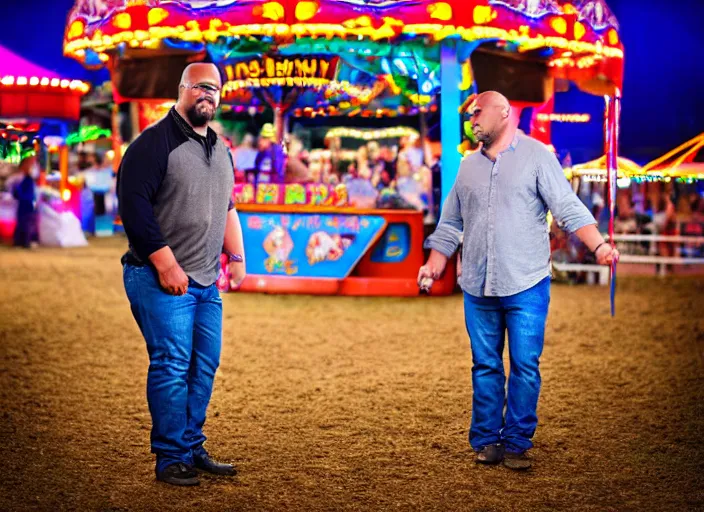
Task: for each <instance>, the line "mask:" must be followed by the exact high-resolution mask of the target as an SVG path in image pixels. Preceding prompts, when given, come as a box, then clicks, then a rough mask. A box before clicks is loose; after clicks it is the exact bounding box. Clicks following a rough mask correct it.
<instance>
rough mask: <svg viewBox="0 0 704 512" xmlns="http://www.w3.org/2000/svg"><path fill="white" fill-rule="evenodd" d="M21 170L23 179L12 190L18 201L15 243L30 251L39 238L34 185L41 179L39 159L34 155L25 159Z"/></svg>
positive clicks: (20, 166) (21, 164) (20, 167)
mask: <svg viewBox="0 0 704 512" xmlns="http://www.w3.org/2000/svg"><path fill="white" fill-rule="evenodd" d="M19 170H20V172H21V173H22V178H21V179H20V180H19V181H18V182H17V183H16V184H15V185H14V186H13V188H12V197H14V198H15V199H16V200H17V224H16V225H15V233H14V237H13V241H14V245H15V246H17V247H25V248H27V249H29V248H31V247H34V245H35V242H36V236H37V215H36V209H35V203H36V200H37V192H36V185H35V183H34V180H35V179H36V178H37V177H39V163H38V162H37V157H36V156H34V155H32V156H28V157H25V158H23V159H22V161H21V162H20V165H19Z"/></svg>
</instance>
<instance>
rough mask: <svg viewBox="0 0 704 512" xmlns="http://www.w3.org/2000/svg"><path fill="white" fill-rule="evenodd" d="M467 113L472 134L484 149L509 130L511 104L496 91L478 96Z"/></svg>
mask: <svg viewBox="0 0 704 512" xmlns="http://www.w3.org/2000/svg"><path fill="white" fill-rule="evenodd" d="M468 111H469V114H470V115H471V116H472V132H473V133H474V136H475V137H476V138H477V140H479V141H480V142H482V143H483V144H484V147H486V148H488V147H490V146H491V145H492V144H493V143H494V142H495V141H496V140H497V139H498V138H499V137H500V136H501V135H502V134H503V133H504V132H505V131H506V130H507V129H508V128H509V116H510V114H511V104H510V103H509V101H508V99H507V98H506V97H505V96H504V95H503V94H500V93H498V92H496V91H486V92H483V93H481V94H479V95H478V96H477V99H476V100H475V101H474V103H473V105H472V106H470V108H469V109H468Z"/></svg>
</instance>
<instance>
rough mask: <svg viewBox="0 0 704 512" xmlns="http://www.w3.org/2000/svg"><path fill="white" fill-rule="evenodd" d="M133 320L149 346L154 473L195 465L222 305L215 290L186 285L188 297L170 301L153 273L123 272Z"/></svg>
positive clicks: (214, 366)
mask: <svg viewBox="0 0 704 512" xmlns="http://www.w3.org/2000/svg"><path fill="white" fill-rule="evenodd" d="M123 278H124V283H125V291H126V292H127V298H128V299H129V301H130V305H131V308H132V314H133V315H134V318H135V320H136V321H137V324H138V325H139V328H140V329H141V331H142V335H143V336H144V339H145V341H146V342H147V352H148V353H149V373H148V375H147V401H148V403H149V412H150V413H151V416H152V433H151V445H152V453H155V454H156V471H157V473H160V472H162V471H163V470H164V469H165V468H166V467H167V466H169V465H171V464H175V463H177V462H184V463H187V464H192V463H193V455H195V454H202V453H204V449H203V447H202V445H203V443H204V442H205V439H206V437H205V436H204V435H203V424H204V423H205V413H206V409H207V408H208V402H209V401H210V395H211V393H212V390H213V380H214V378H215V371H216V370H217V368H218V365H219V364H220V349H221V345H222V300H221V299H220V294H219V293H218V289H217V287H216V286H215V284H213V285H211V286H205V287H204V286H200V285H199V284H197V283H195V282H194V281H193V280H190V279H189V284H188V293H186V294H185V295H181V296H175V295H169V294H167V293H166V292H164V291H163V290H162V288H161V287H160V285H159V279H158V277H157V274H156V272H155V270H154V269H152V268H151V267H149V266H144V267H137V266H133V265H129V264H125V265H124V266H123Z"/></svg>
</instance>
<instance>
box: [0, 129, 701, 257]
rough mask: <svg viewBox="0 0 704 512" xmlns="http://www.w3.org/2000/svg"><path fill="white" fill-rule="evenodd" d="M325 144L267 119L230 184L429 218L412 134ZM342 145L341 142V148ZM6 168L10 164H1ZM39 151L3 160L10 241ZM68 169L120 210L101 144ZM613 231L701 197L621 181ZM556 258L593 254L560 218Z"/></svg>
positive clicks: (429, 176) (670, 250)
mask: <svg viewBox="0 0 704 512" xmlns="http://www.w3.org/2000/svg"><path fill="white" fill-rule="evenodd" d="M325 146H326V147H325V148H321V149H307V148H306V147H305V146H304V144H303V142H302V140H301V139H299V138H298V137H296V136H295V135H290V136H287V137H286V139H285V143H284V144H283V145H281V144H277V143H276V134H275V129H274V126H273V125H272V124H265V125H264V126H263V128H262V129H261V131H260V133H259V134H258V136H255V135H253V134H251V133H245V134H244V135H243V136H242V137H241V139H240V141H239V144H238V145H236V146H234V147H233V148H232V160H233V166H234V171H235V182H236V183H239V184H241V183H251V184H253V185H256V184H259V183H277V184H289V183H300V184H304V185H305V184H310V183H313V184H315V183H319V184H326V185H330V186H336V185H338V184H344V185H345V186H346V188H347V196H348V200H349V203H350V205H352V206H355V207H358V208H412V209H416V210H420V211H423V212H424V213H425V214H426V221H428V222H433V221H434V220H436V219H437V218H438V217H439V211H438V203H439V202H440V198H439V184H440V169H439V158H438V157H439V155H434V154H432V152H431V151H430V149H429V147H428V146H427V145H423V144H422V142H421V140H420V139H419V137H418V136H417V135H410V136H404V137H400V138H398V139H388V140H386V139H385V140H382V141H379V140H370V141H363V140H358V141H353V142H352V144H350V142H349V141H346V144H344V145H343V141H342V140H341V139H340V138H337V137H331V138H326V139H325ZM343 146H347V147H343ZM5 168H7V169H9V172H8V171H7V169H5ZM40 171H41V168H40V164H39V158H38V157H37V156H35V155H33V154H30V155H28V156H26V157H25V158H23V159H22V161H21V162H20V163H19V164H18V165H9V164H7V165H5V166H4V167H3V172H2V173H0V174H2V175H1V176H0V191H4V193H5V197H6V198H8V197H12V198H13V199H14V200H15V201H16V216H17V222H16V228H15V232H14V238H13V242H14V244H15V245H17V246H21V247H34V246H36V244H37V241H38V237H37V227H36V226H37V218H38V213H37V200H38V198H39V195H40V190H41V188H42V187H39V186H38V185H39V183H42V182H43V180H42V179H40ZM69 173H70V175H72V176H74V177H76V178H77V179H78V181H79V182H80V183H82V184H83V187H84V188H83V192H82V194H83V195H84V196H86V198H88V196H90V203H91V208H93V212H92V214H93V215H102V214H105V213H106V212H110V211H116V205H115V204H113V203H112V202H113V201H115V198H114V190H115V177H114V173H113V172H112V161H111V160H110V158H108V157H107V155H106V154H105V153H104V152H102V153H101V152H99V151H78V152H74V153H72V154H71V159H70V169H69ZM587 190H588V193H587V194H580V197H581V198H582V200H583V201H584V202H585V203H586V204H587V206H588V207H589V208H590V209H591V211H592V213H593V215H594V217H595V218H596V219H597V221H598V222H599V229H600V231H601V232H602V233H606V232H608V223H609V210H608V208H607V206H606V202H605V200H604V199H603V197H602V195H601V194H603V192H604V191H603V187H601V188H600V187H599V186H596V185H594V184H592V185H591V186H589V187H587ZM614 231H615V233H616V234H630V235H669V236H673V235H683V236H700V237H701V236H704V198H703V197H702V196H701V195H700V194H699V193H697V192H696V191H695V186H688V187H684V186H681V185H679V184H678V185H677V186H674V184H673V183H670V184H663V183H653V184H648V186H647V187H645V188H643V187H641V188H638V187H636V188H630V189H625V190H619V193H618V196H617V206H616V210H615V221H614ZM550 238H551V245H552V250H553V258H554V259H555V260H556V261H562V262H569V263H591V262H592V260H593V255H592V254H591V253H590V252H589V251H588V250H587V249H586V247H584V246H583V245H582V244H581V243H580V242H579V241H578V240H577V239H576V238H575V237H573V236H570V235H569V234H568V233H566V232H564V231H563V230H562V229H561V228H560V226H558V225H557V223H556V222H552V224H551V225H550ZM619 246H620V247H621V248H623V249H624V251H623V252H624V253H627V254H649V255H658V256H689V257H704V245H702V244H693V243H671V242H652V241H647V240H646V241H634V242H621V243H619Z"/></svg>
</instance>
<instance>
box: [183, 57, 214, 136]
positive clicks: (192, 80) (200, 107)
mask: <svg viewBox="0 0 704 512" xmlns="http://www.w3.org/2000/svg"><path fill="white" fill-rule="evenodd" d="M221 88H222V81H221V79H220V72H219V71H218V68H217V67H216V66H215V64H209V63H205V62H198V63H195V64H189V65H188V66H186V69H184V70H183V74H182V75H181V83H180V84H179V90H178V104H177V105H176V109H177V110H178V111H179V112H180V113H181V115H184V114H185V115H186V117H187V118H188V121H189V123H190V124H191V126H193V127H194V128H202V127H204V126H207V124H208V122H209V121H212V120H213V119H214V118H215V110H216V109H217V107H218V105H219V104H220V89H221Z"/></svg>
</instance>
